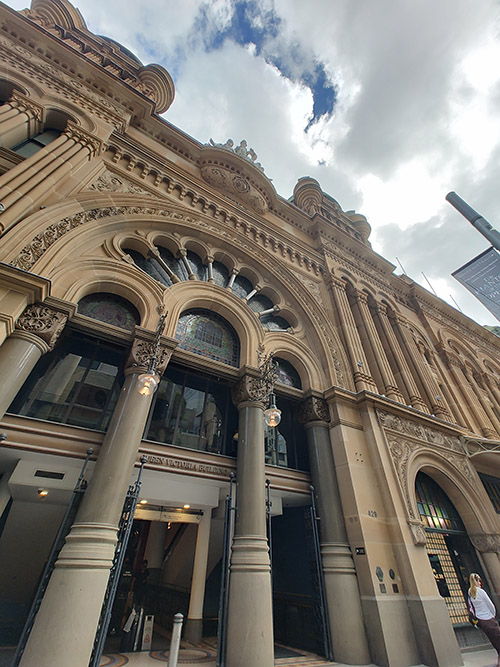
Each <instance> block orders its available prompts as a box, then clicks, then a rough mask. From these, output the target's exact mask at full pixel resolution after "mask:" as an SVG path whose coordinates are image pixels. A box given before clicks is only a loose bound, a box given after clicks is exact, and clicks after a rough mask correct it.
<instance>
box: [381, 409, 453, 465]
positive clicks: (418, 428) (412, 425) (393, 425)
mask: <svg viewBox="0 0 500 667" xmlns="http://www.w3.org/2000/svg"><path fill="white" fill-rule="evenodd" d="M377 414H378V417H379V420H380V423H381V424H382V426H383V427H384V429H389V430H391V431H397V432H398V433H404V434H405V435H409V436H411V437H413V438H417V439H418V440H419V441H424V442H428V443H430V444H433V445H438V446H440V447H445V448H446V449H451V450H453V451H455V452H458V453H459V454H462V455H463V453H464V450H463V446H462V445H461V443H460V438H459V437H458V436H457V437H454V436H449V435H445V434H444V433H443V432H442V431H437V430H435V429H432V428H429V427H428V426H422V425H421V424H417V423H416V422H413V421H411V420H410V419H404V418H403V417H399V416H398V415H393V414H391V413H389V412H385V411H384V410H377Z"/></svg>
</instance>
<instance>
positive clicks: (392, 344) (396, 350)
mask: <svg viewBox="0 0 500 667" xmlns="http://www.w3.org/2000/svg"><path fill="white" fill-rule="evenodd" d="M376 313H377V316H378V321H379V323H380V327H381V329H382V331H383V332H384V335H385V338H386V340H387V344H388V346H389V348H390V349H391V351H392V354H393V355H394V360H395V363H396V365H397V367H398V370H399V374H400V376H401V380H402V382H403V383H404V385H405V387H406V391H407V393H408V399H409V401H410V405H411V406H412V407H414V408H416V409H417V410H420V411H421V412H426V413H427V414H428V413H429V408H428V407H427V405H426V403H425V401H424V400H423V399H422V397H421V396H420V393H419V391H418V387H417V383H416V382H415V379H414V377H413V375H412V374H411V371H410V368H409V366H408V364H407V363H406V359H405V356H404V354H403V352H402V350H401V346H400V344H399V341H398V339H397V338H396V334H395V333H394V330H393V328H392V325H391V322H390V320H389V317H388V315H387V307H386V306H385V305H384V304H381V303H379V304H377V307H376Z"/></svg>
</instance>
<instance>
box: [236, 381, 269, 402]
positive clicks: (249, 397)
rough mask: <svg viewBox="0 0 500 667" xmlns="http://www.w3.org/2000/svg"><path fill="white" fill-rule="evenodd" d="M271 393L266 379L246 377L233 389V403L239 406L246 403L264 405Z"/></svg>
mask: <svg viewBox="0 0 500 667" xmlns="http://www.w3.org/2000/svg"><path fill="white" fill-rule="evenodd" d="M269 393H270V390H269V387H268V383H267V382H266V380H265V379H264V378H261V377H258V376H253V375H244V376H243V377H242V378H241V379H240V380H238V382H237V383H236V385H235V386H234V387H233V389H232V392H231V395H232V399H233V403H234V404H235V405H236V406H238V405H239V404H240V403H243V402H244V401H252V402H260V403H263V402H264V401H265V400H266V399H267V397H268V396H269Z"/></svg>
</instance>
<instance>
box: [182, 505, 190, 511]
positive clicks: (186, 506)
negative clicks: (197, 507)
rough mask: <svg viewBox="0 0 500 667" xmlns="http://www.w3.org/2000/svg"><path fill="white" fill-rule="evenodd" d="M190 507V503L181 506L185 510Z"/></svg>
mask: <svg viewBox="0 0 500 667" xmlns="http://www.w3.org/2000/svg"><path fill="white" fill-rule="evenodd" d="M190 507H191V505H183V506H182V508H183V509H185V510H188V509H189V508H190Z"/></svg>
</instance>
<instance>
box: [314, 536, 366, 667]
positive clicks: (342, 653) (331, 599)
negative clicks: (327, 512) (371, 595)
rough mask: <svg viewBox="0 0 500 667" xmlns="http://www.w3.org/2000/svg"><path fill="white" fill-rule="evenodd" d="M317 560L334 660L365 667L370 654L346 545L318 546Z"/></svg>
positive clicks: (326, 544)
mask: <svg viewBox="0 0 500 667" xmlns="http://www.w3.org/2000/svg"><path fill="white" fill-rule="evenodd" d="M321 560H322V562H323V574H324V578H325V588H326V597H327V601H328V610H329V617H330V631H331V635H332V648H333V656H334V659H335V661H336V662H341V663H343V664H346V665H368V664H370V663H371V658H370V651H369V649H368V643H367V641H366V634H365V625H364V620H363V610H362V608H361V602H360V598H359V589H358V579H357V576H356V570H355V569H354V561H353V559H352V554H351V550H350V548H349V545H348V544H345V543H338V542H337V543H333V542H328V543H322V544H321Z"/></svg>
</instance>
